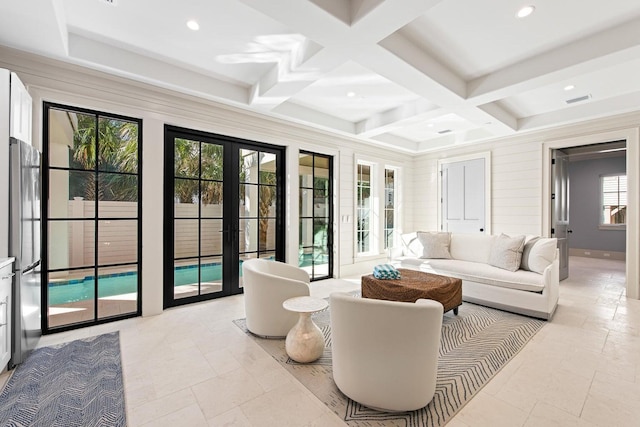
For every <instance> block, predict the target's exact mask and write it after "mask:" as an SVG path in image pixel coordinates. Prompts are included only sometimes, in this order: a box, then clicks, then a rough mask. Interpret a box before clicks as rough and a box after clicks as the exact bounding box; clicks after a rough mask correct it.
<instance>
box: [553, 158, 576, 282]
mask: <svg viewBox="0 0 640 427" xmlns="http://www.w3.org/2000/svg"><path fill="white" fill-rule="evenodd" d="M551 185H552V191H551V237H555V238H556V239H558V249H559V252H560V260H559V264H560V280H564V279H566V278H567V277H569V233H571V231H570V230H569V156H567V154H566V153H564V152H563V151H561V150H553V151H552V153H551Z"/></svg>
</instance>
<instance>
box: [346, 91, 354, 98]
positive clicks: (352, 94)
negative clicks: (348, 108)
mask: <svg viewBox="0 0 640 427" xmlns="http://www.w3.org/2000/svg"><path fill="white" fill-rule="evenodd" d="M347 96H348V97H349V98H353V97H354V96H356V93H355V92H347Z"/></svg>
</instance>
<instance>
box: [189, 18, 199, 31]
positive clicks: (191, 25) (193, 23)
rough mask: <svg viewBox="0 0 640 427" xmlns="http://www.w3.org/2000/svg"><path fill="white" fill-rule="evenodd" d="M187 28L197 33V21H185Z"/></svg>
mask: <svg viewBox="0 0 640 427" xmlns="http://www.w3.org/2000/svg"><path fill="white" fill-rule="evenodd" d="M187 27H189V29H190V30H193V31H198V30H199V29H200V24H198V21H196V20H195V19H190V20H189V21H187Z"/></svg>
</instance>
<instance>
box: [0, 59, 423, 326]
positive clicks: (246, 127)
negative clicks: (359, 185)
mask: <svg viewBox="0 0 640 427" xmlns="http://www.w3.org/2000/svg"><path fill="white" fill-rule="evenodd" d="M0 67H3V68H8V69H11V70H12V71H15V72H17V73H18V75H19V76H20V78H21V79H22V80H23V82H24V83H25V84H26V85H27V86H28V89H29V92H30V93H31V95H32V96H33V100H34V125H33V126H34V128H33V135H34V143H35V145H36V146H40V147H41V146H42V141H41V139H42V105H43V102H45V101H48V102H53V103H59V104H64V105H69V106H73V107H82V108H88V109H94V110H98V111H105V112H110V113H114V114H119V115H125V116H130V117H135V118H140V119H142V121H143V133H142V137H143V142H142V187H143V188H142V197H143V199H142V219H143V225H142V235H143V242H142V302H143V304H142V311H143V315H145V316H146V315H152V314H157V313H160V312H162V291H163V290H162V279H163V278H162V268H160V267H161V265H162V260H163V242H164V240H165V236H163V223H162V221H163V218H162V214H161V213H162V212H163V187H162V185H163V184H162V183H163V145H164V125H165V124H170V125H176V126H181V127H185V128H190V129H196V130H202V131H206V132H212V133H218V134H223V135H230V136H234V137H238V138H245V139H250V140H255V141H261V142H266V143H271V144H277V145H284V146H287V154H286V157H287V158H286V174H287V181H286V189H285V191H286V194H287V201H286V207H285V211H286V218H285V224H286V233H287V242H288V243H287V250H286V257H287V259H288V260H290V262H296V261H297V259H298V244H297V239H298V237H297V236H298V153H299V150H301V149H303V150H307V151H312V152H316V153H321V154H328V155H332V156H334V179H335V181H334V186H335V191H336V199H335V200H334V205H335V212H334V218H335V224H334V226H335V233H336V235H335V236H334V241H335V242H336V243H337V245H336V248H335V249H334V250H335V254H334V255H335V260H336V262H335V266H334V267H335V271H334V275H335V276H336V277H339V276H340V275H344V274H351V273H352V272H360V271H363V270H362V269H363V268H368V267H367V266H362V265H355V264H354V261H353V255H354V253H353V241H352V239H353V237H352V236H353V216H354V211H353V209H354V196H353V178H354V176H353V165H354V158H355V156H357V155H362V154H363V153H367V155H369V156H375V157H377V158H380V159H385V160H386V161H390V162H394V164H398V165H403V166H404V165H405V164H411V157H410V156H409V155H407V154H402V153H399V152H397V151H394V152H391V151H389V150H384V149H382V148H379V147H376V146H372V145H367V144H363V143H361V142H359V141H356V140H354V139H350V138H348V137H339V136H337V135H335V134H331V133H328V132H324V131H322V130H316V129H312V128H309V127H304V126H301V125H295V124H288V123H285V122H283V121H281V120H279V119H277V118H271V117H266V116H263V115H258V114H256V113H252V112H249V111H246V110H242V109H240V108H237V107H232V106H227V105H222V104H218V103H216V102H214V101H211V100H203V99H200V98H195V97H191V96H188V95H184V94H178V93H175V92H171V91H169V90H166V89H161V88H156V87H152V86H149V85H146V84H142V83H139V82H135V81H131V80H126V79H123V78H118V77H113V76H109V75H106V74H104V73H100V72H97V71H93V70H89V69H85V68H81V67H78V66H74V65H70V64H65V63H61V62H58V61H53V60H50V59H46V58H42V57H38V56H35V55H31V54H26V53H23V52H19V51H16V50H12V49H8V48H4V47H0ZM292 195H293V197H292ZM344 216H347V217H349V218H350V221H347V222H341V218H343V217H344ZM402 216H403V217H404V218H410V217H411V211H410V210H408V209H407V210H405V211H404V212H402ZM167 238H170V237H167ZM2 244H6V243H5V242H2ZM380 259H384V255H383V254H382V255H381V256H380Z"/></svg>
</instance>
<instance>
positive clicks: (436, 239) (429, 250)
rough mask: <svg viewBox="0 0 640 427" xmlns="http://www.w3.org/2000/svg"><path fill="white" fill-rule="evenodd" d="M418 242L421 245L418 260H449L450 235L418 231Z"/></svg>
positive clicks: (444, 232)
mask: <svg viewBox="0 0 640 427" xmlns="http://www.w3.org/2000/svg"><path fill="white" fill-rule="evenodd" d="M417 234H418V240H419V241H420V243H422V254H421V256H420V258H445V259H449V258H451V254H450V253H449V244H450V242H451V233H448V232H446V231H443V232H428V231H418V233H417Z"/></svg>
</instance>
